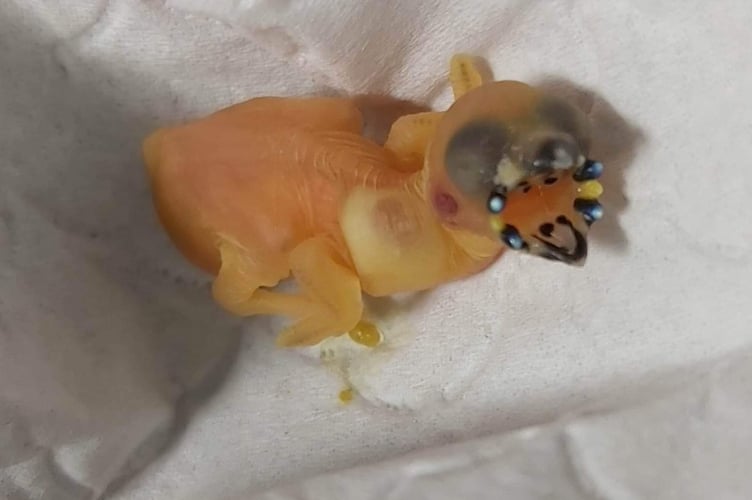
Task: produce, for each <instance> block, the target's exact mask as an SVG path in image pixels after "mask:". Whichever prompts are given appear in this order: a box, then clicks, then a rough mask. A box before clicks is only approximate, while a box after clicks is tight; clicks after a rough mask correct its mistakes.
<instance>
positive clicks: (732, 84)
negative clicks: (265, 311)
mask: <svg viewBox="0 0 752 500" xmlns="http://www.w3.org/2000/svg"><path fill="white" fill-rule="evenodd" d="M0 22H2V24H1V25H0V46H2V47H3V50H2V51H0V68H2V69H3V70H4V71H3V75H4V76H3V78H2V79H0V115H1V116H2V117H3V124H2V129H0V190H2V191H0V192H1V193H2V196H1V197H0V207H2V211H1V213H2V225H0V262H1V263H2V264H1V265H0V294H1V295H0V298H1V301H0V332H1V333H0V422H2V424H0V425H2V427H0V494H4V495H6V496H8V497H9V498H25V497H24V496H23V495H24V494H25V495H26V497H29V498H53V499H57V498H61V499H68V498H71V499H78V498H89V495H92V494H93V495H95V496H96V495H98V494H100V493H101V492H102V491H105V490H106V489H108V487H109V488H110V490H111V491H113V492H114V493H113V496H114V497H115V498H122V499H126V498H127V499H136V500H137V499H151V498H171V499H172V498H175V499H205V498H220V499H221V498H225V497H226V498H233V497H237V496H238V495H249V494H250V493H251V492H253V491H259V490H262V489H265V488H268V487H272V486H274V485H278V484H281V483H285V482H288V481H293V480H295V479H298V478H301V477H304V476H308V475H311V474H316V473H319V472H323V471H332V470H337V469H341V468H345V467H350V466H353V465H357V464H362V463H366V462H371V461H374V460H379V459H383V458H386V457H390V456H395V455H397V454H399V453H402V452H405V451H408V450H413V449H417V448H422V447H426V446H431V445H436V444H442V443H446V442H450V441H457V440H462V439H466V438H471V437H475V436H479V435H481V434H486V433H490V432H493V433H498V432H504V431H508V430H511V429H515V428H518V427H521V426H530V425H539V424H543V423H545V422H547V421H550V420H555V419H557V418H558V417H560V416H561V415H566V414H570V413H571V412H573V411H575V410H577V409H579V408H581V407H582V406H583V405H589V406H593V405H595V406H597V407H601V408H602V407H609V408H610V407H616V406H620V405H623V404H626V403H627V402H630V403H634V399H635V398H637V397H638V396H639V397H642V398H646V397H648V396H649V395H651V394H654V393H656V392H658V391H664V390H667V389H668V388H670V387H675V386H676V385H677V384H678V383H679V381H686V382H689V381H691V380H692V377H694V376H695V375H693V374H694V373H695V372H696V371H697V369H698V368H697V367H698V366H704V365H705V364H706V363H708V362H710V361H713V360H718V359H724V358H726V357H728V356H732V355H734V353H735V352H737V351H739V350H741V349H743V348H744V347H745V346H748V345H750V344H751V343H752V331H750V329H749V327H748V322H749V319H750V313H749V311H748V307H749V306H748V304H749V302H750V298H751V297H752V291H751V289H750V285H749V282H750V279H751V278H752V263H751V260H752V259H750V257H749V250H750V247H751V246H752V223H751V222H750V220H749V219H748V218H745V214H746V213H747V212H748V211H749V210H748V209H747V208H748V207H747V205H746V204H745V200H746V197H747V193H749V192H750V189H752V174H751V173H750V170H749V169H745V167H744V162H745V160H744V159H745V158H747V157H748V156H749V155H750V152H752V146H751V145H750V143H749V141H748V140H747V135H748V132H749V131H750V130H752V118H750V116H749V113H747V112H746V111H745V110H746V109H749V105H750V99H749V96H748V89H749V88H752V72H751V71H750V70H749V68H750V63H752V57H751V56H750V54H749V51H748V50H747V45H748V44H749V42H750V41H752V40H750V38H752V37H750V35H749V34H748V31H747V28H746V26H748V25H749V23H750V22H752V9H750V8H749V6H748V5H747V3H746V2H745V1H744V0H723V1H721V2H715V3H712V4H707V3H704V2H698V1H692V2H688V3H685V4H682V6H681V7H678V6H677V5H676V4H672V3H670V2H657V3H648V2H638V1H634V2H627V1H620V2H609V3H608V4H606V3H603V2H597V1H595V0H579V1H564V0H557V1H552V2H514V1H511V0H510V1H492V0H483V1H481V0H478V1H475V2H452V1H451V0H432V1H420V2H397V1H389V2H379V1H376V0H368V1H362V2H347V1H345V0H341V1H332V2H324V1H313V0H309V1H298V2H292V1H251V2H229V1H222V2H209V1H199V0H168V1H166V2H153V1H138V0H110V1H104V0H102V1H76V2H74V1H72V0H70V1H66V2H45V1H41V0H36V1H24V2H21V1H9V2H5V3H3V4H2V6H0ZM458 51H465V52H471V53H475V54H478V55H480V56H483V57H486V58H487V59H488V61H489V64H490V66H491V67H492V68H493V70H494V73H495V75H496V77H497V78H515V79H522V80H525V81H530V82H532V83H542V84H545V85H547V86H549V87H551V88H552V89H554V90H555V91H557V92H560V93H562V94H564V95H567V96H570V97H572V98H574V99H575V100H576V101H577V102H578V103H580V105H582V106H583V107H584V108H585V109H586V110H587V111H588V112H589V114H590V116H591V118H592V119H593V121H594V123H595V125H596V144H595V147H596V151H595V154H596V155H597V157H598V158H599V159H602V160H603V161H604V162H605V164H606V167H607V173H606V175H605V179H604V184H605V186H606V190H607V191H606V195H605V197H604V199H605V202H606V209H607V211H608V212H607V213H608V216H607V217H606V219H605V220H604V221H602V222H600V223H599V224H598V225H596V226H595V227H594V229H593V231H592V241H593V245H592V253H591V257H590V258H589V261H588V264H587V266H586V267H585V268H584V269H571V268H566V267H564V266H562V265H559V264H555V263H548V262H544V261H542V260H541V259H534V258H529V257H525V256H522V255H508V256H506V257H504V258H503V259H502V260H501V261H500V262H499V263H498V264H497V265H495V266H494V267H493V268H492V269H491V270H489V271H488V272H486V273H484V274H482V275H479V276H476V277H474V278H472V279H470V280H467V281H465V282H461V283H457V284H454V285H451V286H447V287H442V288H440V289H438V290H435V291H434V292H432V293H430V294H428V295H427V296H426V297H423V298H421V300H419V301H418V302H417V303H416V304H414V305H413V307H410V308H407V309H406V311H407V312H401V311H402V310H399V309H398V310H397V312H398V313H400V312H401V313H400V314H399V315H398V318H399V319H398V321H397V326H395V327H394V329H393V330H390V331H391V332H392V333H393V334H394V335H393V337H391V338H390V340H393V341H394V342H396V343H397V344H399V345H397V346H395V347H393V348H392V349H387V348H388V347H390V345H391V342H390V343H389V344H388V345H387V346H385V348H382V350H381V351H379V352H378V353H377V354H376V355H375V356H371V357H369V358H368V359H367V360H365V361H364V360H362V359H359V356H361V355H360V354H357V353H356V354H354V355H352V354H351V355H350V357H346V358H345V359H344V361H343V362H349V366H348V367H347V376H348V377H349V379H350V382H351V383H353V384H354V385H355V386H356V388H357V389H358V390H359V391H360V392H361V393H362V398H359V399H356V401H355V402H353V404H352V405H350V406H349V407H341V406H340V405H339V403H338V402H337V400H336V395H337V392H338V391H339V389H341V388H342V384H343V381H342V380H341V379H340V377H339V376H338V375H337V374H334V373H333V372H332V371H330V370H328V369H327V368H324V367H322V365H321V364H320V363H319V362H318V360H311V359H310V358H306V357H305V356H301V353H300V352H296V351H279V350H276V349H274V348H273V346H272V334H273V333H274V330H275V328H276V322H275V320H271V319H266V318H264V319H258V320H251V321H243V320H237V319H234V318H229V317H227V316H226V315H225V314H224V313H222V312H221V311H219V310H217V309H216V308H215V307H214V306H213V305H212V304H211V302H210V298H209V293H208V290H207V288H206V278H205V277H204V276H201V275H199V274H198V273H197V272H195V271H194V270H192V269H190V268H189V267H188V266H187V265H186V264H185V263H184V262H183V261H182V259H181V258H180V257H179V256H178V254H177V252H175V250H174V249H173V248H172V246H171V245H170V244H169V242H168V241H167V239H166V237H165V236H164V234H163V233H162V231H161V229H160V228H159V226H158V224H157V223H156V222H155V219H154V216H153V213H152V212H153V211H152V208H151V205H150V199H149V192H148V186H147V185H146V180H145V178H144V175H143V170H142V166H141V162H140V158H139V141H140V140H141V139H142V138H143V136H144V135H146V134H147V133H148V132H149V131H150V130H151V129H153V128H154V127H156V126H158V125H160V124H164V123H168V122H172V121H174V120H181V119H184V118H190V117H194V116H198V115H200V114H203V113H207V112H210V111H212V110H214V109H218V108H219V107H222V106H224V105H227V104H230V103H233V102H238V101H240V100H243V99H246V98H249V97H252V96H257V95H301V94H315V93H327V94H331V93H346V94H362V93H371V94H389V95H393V96H396V97H398V98H402V99H412V100H415V101H418V102H420V103H425V104H429V105H436V106H438V107H443V106H445V105H446V104H448V102H449V91H448V87H447V82H446V70H447V62H448V59H449V57H450V56H451V55H452V54H453V53H454V52H458ZM745 306H746V308H745ZM240 329H243V330H245V332H246V335H244V336H242V337H239V336H238V335H237V333H238V331H239V330H240ZM402 330H407V331H408V334H404V335H402V336H400V335H397V334H398V333H399V332H400V331H402ZM339 352H341V351H339ZM353 356H354V357H353ZM684 379H687V380H684ZM207 394H212V396H211V397H207V396H206V395H207ZM685 410H686V409H685V407H682V406H681V405H680V406H678V407H676V408H674V409H673V410H671V411H667V412H665V413H660V412H659V413H655V414H654V413H647V414H646V415H649V418H648V417H645V418H643V420H640V418H639V417H638V416H632V415H631V414H630V413H627V414H626V416H624V417H623V418H625V419H627V420H626V421H627V422H639V423H640V424H641V425H642V426H648V427H650V428H651V430H652V431H653V432H656V433H658V434H657V435H660V434H661V433H662V432H663V433H664V434H665V432H664V431H665V430H666V429H665V427H663V426H664V425H665V422H671V423H672V425H673V424H676V428H678V429H680V432H677V434H676V436H675V437H674V438H673V439H675V440H678V441H681V440H682V439H689V438H690V437H691V436H689V435H688V434H687V433H686V432H688V431H686V429H690V428H691V422H692V419H693V418H694V417H693V416H692V414H691V412H688V411H685ZM637 411H639V410H637ZM620 418H621V417H620ZM680 423H681V424H680ZM635 429H636V428H635V427H630V425H626V424H625V425H624V426H619V425H615V426H613V427H609V428H608V429H606V430H604V432H606V433H607V435H608V436H609V438H608V439H605V438H603V437H602V436H601V435H594V436H587V435H586V436H583V437H582V439H581V440H580V441H579V444H580V445H581V446H583V447H588V449H589V450H594V451H593V453H612V452H613V451H614V450H616V449H617V448H618V446H620V445H623V442H624V441H625V440H627V441H629V440H630V439H632V436H633V435H634V433H635V432H636V430H635ZM551 432H555V431H551ZM683 436H684V437H683ZM740 438H745V436H743V435H741V436H740ZM746 438H747V441H745V442H749V441H748V438H749V436H746ZM707 444H708V443H704V445H705V446H707ZM165 446H167V448H166V450H167V452H166V453H164V454H162V455H161V456H160V457H159V458H158V459H157V461H156V462H154V463H153V464H152V465H151V466H150V467H148V468H147V469H146V470H145V471H143V472H142V473H141V474H139V475H138V476H136V477H135V478H134V480H133V481H131V482H129V483H128V484H126V485H125V486H122V487H120V488H116V486H121V483H122V482H123V481H122V480H121V479H120V478H121V477H123V476H125V477H127V476H129V475H130V473H131V472H132V471H135V470H138V469H140V468H141V467H142V466H143V465H145V464H146V463H148V461H149V459H151V458H152V457H153V456H154V455H155V453H156V452H157V451H160V450H163V449H165ZM604 447H605V448H604ZM522 448H524V446H522ZM700 450H701V451H702V448H700ZM701 451H698V453H701ZM737 451H738V452H735V453H733V454H728V455H724V456H719V460H734V459H736V460H741V459H742V458H743V459H748V458H749V457H741V456H740V454H742V453H743V450H742V449H739V450H737ZM528 452H529V450H528V451H525V450H522V451H520V453H522V454H524V453H528ZM671 452H672V449H671V448H670V447H669V448H668V451H667V452H666V453H668V454H669V455H668V456H672V455H670V453H671ZM593 456H595V455H593ZM628 460H629V461H630V463H631V464H634V465H635V467H637V466H638V465H640V463H642V462H647V463H650V461H651V460H655V461H656V463H658V461H659V460H660V461H666V460H667V458H666V456H663V455H661V456H660V457H654V456H653V455H651V454H641V452H640V450H639V449H636V450H635V451H634V452H633V453H632V455H631V456H630V457H628ZM605 464H609V461H608V460H604V461H602V464H601V465H604V466H605ZM612 465H613V467H614V468H617V467H621V469H620V470H626V471H634V472H626V473H625V474H627V475H628V476H629V477H628V478H627V480H626V481H625V483H626V484H627V486H625V488H627V489H626V490H625V492H623V493H619V492H609V493H607V494H608V495H611V497H613V498H631V496H630V495H636V496H637V497H640V496H641V495H640V492H641V491H651V490H646V489H645V488H646V487H647V486H646V485H647V484H648V483H649V481H650V480H651V478H650V477H643V476H642V475H641V474H640V473H639V470H638V469H634V468H630V467H624V464H623V463H621V462H618V463H617V462H614V463H613V464H612ZM731 465H732V464H730V463H729V467H731ZM610 472H613V470H611V471H610ZM735 477H736V476H735ZM694 479H696V480H697V481H700V482H702V480H703V478H702V476H701V475H699V476H698V477H696V478H694ZM541 480H542V479H541ZM548 480H549V481H551V483H550V487H552V488H555V487H556V485H555V481H556V478H555V477H552V478H548ZM113 481H115V486H112V482H113ZM369 484H370V483H369V482H368V478H367V477H366V478H365V479H362V480H361V481H360V488H361V491H362V492H363V493H364V495H365V494H369V493H368V492H369V491H370V490H368V487H369ZM702 484H703V485H704V487H703V488H700V487H698V488H695V489H694V490H687V492H688V493H687V495H686V496H684V497H682V498H692V495H693V494H697V495H698V496H695V497H694V498H703V496H701V495H700V493H701V492H707V491H717V492H723V491H724V490H723V488H724V487H727V488H729V489H727V490H725V491H727V492H729V494H728V495H726V496H725V498H734V496H732V493H731V492H732V491H744V490H731V489H730V488H731V486H730V485H725V484H724V481H723V477H722V476H718V475H712V474H711V475H708V476H707V480H706V482H704V483H702ZM374 488H376V486H374ZM373 491H376V490H373ZM682 491H684V490H682ZM692 491H695V492H696V493H692ZM372 494H373V495H376V493H373V492H372ZM45 495H46V496H45ZM604 495H606V494H605V493H604ZM607 497H608V496H607ZM652 498H674V497H672V496H671V494H670V492H660V491H659V492H657V493H656V496H652ZM677 498H678V497H677ZM719 498H724V496H723V495H720V496H719Z"/></svg>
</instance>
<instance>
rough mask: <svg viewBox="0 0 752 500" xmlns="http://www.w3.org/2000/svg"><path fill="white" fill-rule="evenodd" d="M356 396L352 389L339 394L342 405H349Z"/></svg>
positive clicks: (343, 390)
mask: <svg viewBox="0 0 752 500" xmlns="http://www.w3.org/2000/svg"><path fill="white" fill-rule="evenodd" d="M354 396H355V395H354V394H353V390H352V389H350V388H347V389H342V390H341V391H340V392H339V400H340V402H341V403H344V404H348V403H350V402H352V400H353V397H354Z"/></svg>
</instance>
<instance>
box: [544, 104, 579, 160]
mask: <svg viewBox="0 0 752 500" xmlns="http://www.w3.org/2000/svg"><path fill="white" fill-rule="evenodd" d="M536 115H537V117H538V120H539V121H540V122H541V124H544V125H546V126H547V127H550V128H551V129H552V130H555V131H557V132H559V133H562V134H566V135H567V136H569V137H570V140H571V141H572V142H573V143H574V144H575V145H576V147H577V148H578V150H579V152H580V153H582V155H584V156H587V155H588V152H589V151H590V123H589V121H588V119H587V117H586V116H585V114H584V113H583V112H582V111H580V110H579V109H577V108H576V107H574V106H573V105H572V104H570V103H569V102H567V101H564V100H562V99H558V98H556V97H552V96H546V97H544V98H542V99H541V100H540V103H538V106H537V108H536Z"/></svg>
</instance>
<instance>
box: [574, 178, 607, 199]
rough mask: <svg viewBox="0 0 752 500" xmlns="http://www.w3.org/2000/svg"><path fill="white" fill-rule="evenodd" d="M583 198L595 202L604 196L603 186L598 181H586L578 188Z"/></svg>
mask: <svg viewBox="0 0 752 500" xmlns="http://www.w3.org/2000/svg"><path fill="white" fill-rule="evenodd" d="M577 192H578V193H579V195H580V197H581V198H585V199H586V200H595V199H596V198H598V197H599V196H600V195H602V194H603V186H602V185H601V183H600V182H598V181H585V182H583V183H582V184H580V186H579V187H578V188H577Z"/></svg>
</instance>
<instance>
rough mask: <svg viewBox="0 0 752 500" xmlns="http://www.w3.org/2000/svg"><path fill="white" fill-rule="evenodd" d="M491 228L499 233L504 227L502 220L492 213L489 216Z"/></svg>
mask: <svg viewBox="0 0 752 500" xmlns="http://www.w3.org/2000/svg"><path fill="white" fill-rule="evenodd" d="M490 223H491V229H493V230H494V232H496V233H500V232H501V230H502V229H504V225H505V224H504V221H503V220H502V219H501V217H500V216H498V215H492V216H491V218H490Z"/></svg>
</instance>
